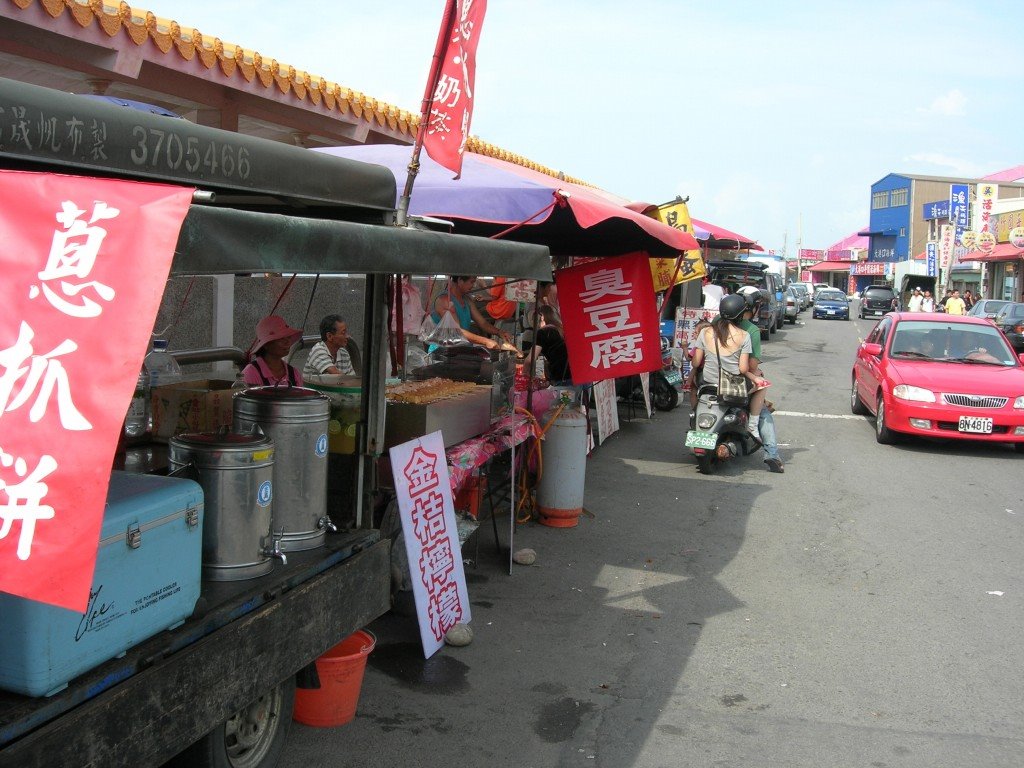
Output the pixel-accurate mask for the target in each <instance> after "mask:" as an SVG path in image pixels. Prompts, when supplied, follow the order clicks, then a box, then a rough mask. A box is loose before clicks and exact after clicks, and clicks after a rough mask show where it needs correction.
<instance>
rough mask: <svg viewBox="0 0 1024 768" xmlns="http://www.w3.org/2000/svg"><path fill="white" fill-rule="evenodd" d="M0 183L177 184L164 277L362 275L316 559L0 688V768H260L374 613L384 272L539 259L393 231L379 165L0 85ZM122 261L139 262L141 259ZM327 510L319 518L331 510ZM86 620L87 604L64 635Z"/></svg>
mask: <svg viewBox="0 0 1024 768" xmlns="http://www.w3.org/2000/svg"><path fill="white" fill-rule="evenodd" d="M69 126H80V127H81V126H84V127H85V129H86V131H87V132H88V134H89V135H90V136H91V137H92V141H91V143H90V142H89V141H71V140H70V139H68V140H65V134H64V133H63V131H65V130H66V129H67V128H68V127H69ZM50 128H58V129H59V130H56V131H54V130H50ZM100 141H101V143H97V142H100ZM0 170H3V171H11V170H13V171H28V172H33V173H40V172H41V173H50V174H52V173H58V174H69V175H74V176H79V177H82V176H86V177H105V178H115V179H127V180H136V181H148V182H161V183H165V184H169V185H176V186H180V187H186V188H194V189H195V192H194V193H193V196H192V201H193V202H192V204H191V206H190V207H189V208H188V211H187V214H186V216H185V220H184V225H183V226H182V228H181V231H180V233H179V236H178V240H177V246H176V247H175V249H174V256H173V260H172V263H171V268H170V274H171V276H172V277H174V276H181V275H227V276H230V275H250V276H251V275H260V274H268V275H281V274H295V273H304V274H310V275H313V274H322V275H331V274H334V275H337V274H361V275H365V294H366V295H365V302H364V307H365V309H364V317H363V358H364V360H365V361H368V362H367V363H366V364H364V365H363V370H362V373H361V376H362V381H361V391H362V398H361V405H360V414H359V415H360V418H359V423H358V425H357V427H358V429H357V432H356V441H355V445H356V450H355V455H354V457H353V458H354V461H353V462H352V464H351V467H350V472H349V480H350V482H349V483H347V493H348V494H350V495H351V496H352V497H353V498H352V499H348V502H349V503H350V504H351V505H352V506H353V507H354V509H355V514H354V516H353V522H352V525H351V526H349V527H347V528H345V529H343V530H339V531H337V532H329V533H326V534H325V536H324V539H325V540H324V543H323V545H322V546H318V547H315V548H311V549H304V550H302V551H295V552H289V553H288V557H287V564H285V563H284V562H280V561H275V563H274V567H273V568H272V570H271V571H270V572H269V573H266V574H264V575H260V576H257V577H252V578H247V579H241V580H231V581H228V580H222V581H207V580H205V579H204V580H203V582H202V588H201V593H200V597H199V598H198V601H197V603H196V606H195V609H194V611H192V612H191V613H190V614H189V615H188V617H187V618H186V619H185V621H184V623H183V624H181V625H180V626H178V627H176V628H173V629H166V630H162V631H159V632H158V633H157V634H155V635H153V636H152V637H150V638H149V639H146V640H143V641H142V642H140V643H138V644H137V645H135V646H133V647H130V648H128V649H127V651H126V652H124V653H123V654H121V655H120V656H118V657H115V658H111V659H109V660H106V661H103V662H102V663H99V664H98V665H97V666H95V667H94V668H91V669H89V670H88V671H85V672H83V673H82V674H80V675H78V676H76V677H74V678H73V679H71V680H69V681H62V682H61V685H63V684H64V682H66V687H63V688H60V686H55V687H56V688H58V690H56V691H55V692H49V691H48V693H51V695H24V694H20V693H10V692H7V691H0V766H4V767H7V766H11V767H13V766H17V767H18V768H29V767H30V766H61V767H62V768H67V767H69V766H86V765H88V766H142V765H160V764H162V763H163V762H165V761H167V760H169V759H171V758H174V757H175V756H179V759H181V757H180V753H183V752H184V751H186V750H187V753H186V754H187V758H185V759H184V762H182V763H181V764H186V765H190V766H205V765H210V766H214V765H216V766H242V765H244V766H249V767H250V768H255V767H264V766H271V765H274V764H275V763H276V762H277V760H278V758H279V757H280V754H281V752H282V750H283V749H284V744H285V739H286V733H287V728H288V723H289V721H290V719H291V718H290V714H291V702H292V696H293V692H294V689H295V679H296V674H297V673H299V672H300V671H303V670H308V669H309V667H310V665H311V664H312V662H313V661H314V660H315V659H316V658H317V657H318V656H320V655H321V654H322V653H324V651H325V650H327V649H328V648H330V647H331V646H332V645H334V644H335V643H337V642H338V641H339V640H340V639H342V638H343V637H345V636H347V635H348V634H350V633H352V632H354V631H355V630H357V629H358V628H360V627H362V626H365V625H366V624H368V623H369V622H371V621H372V620H373V619H375V618H377V617H378V616H380V615H382V614H383V613H384V612H386V611H387V610H388V609H389V607H390V585H391V558H390V549H391V542H390V540H389V539H388V537H387V536H382V535H381V532H380V531H379V530H377V529H375V528H374V519H373V517H374V516H373V514H372V513H371V511H370V507H369V504H368V500H369V499H370V498H371V495H372V494H373V493H374V491H375V490H376V485H377V483H376V475H375V471H376V470H375V467H376V460H377V457H378V456H379V454H380V452H381V448H380V447H381V446H383V444H384V407H385V397H384V385H385V375H386V373H387V372H386V370H385V360H384V358H385V356H384V355H382V354H380V351H381V350H382V349H383V348H384V345H385V344H386V333H387V329H386V324H387V309H386V301H385V286H386V282H387V276H388V275H396V274H420V275H422V274H436V273H456V274H491V275H501V276H511V277H525V278H532V279H542V280H543V279H550V277H551V270H550V258H549V254H548V251H547V248H544V247H541V246H535V245H527V244H519V243H505V242H499V241H491V240H483V239H479V238H473V237H463V236H455V235H450V234H446V233H443V232H434V231H425V230H417V229H410V228H398V227H395V226H393V225H392V222H393V218H394V210H393V207H394V203H395V184H396V182H395V179H394V176H393V175H392V174H391V172H390V171H387V170H386V169H384V168H381V167H378V166H370V165H366V164H363V163H358V162H354V161H348V160H343V159H340V158H335V157H329V156H326V155H323V154H320V153H314V152H310V151H308V150H304V149H301V148H298V147H290V146H286V145H282V144H277V143H274V142H270V141H264V140H260V139H256V138H253V137H247V136H243V135H239V134H234V133H229V132H224V131H220V130H215V129H211V128H206V127H203V126H198V125H194V124H192V123H190V122H188V121H185V120H181V119H175V118H170V117H163V116H159V115H154V114H149V113H147V112H142V111H136V110H132V109H128V108H124V107H120V106H116V105H113V104H109V103H106V102H102V101H96V100H90V99H87V98H83V97H78V96H73V95H69V94H64V93H60V92H56V91H53V90H49V89H45V88H39V87H35V86H30V85H26V84H23V83H18V82H14V81H10V80H2V79H0ZM0 176H2V174H0ZM138 258H140V259H145V258H146V253H145V248H144V247H140V249H139V253H138ZM158 279H159V280H160V281H162V280H163V276H162V275H161V276H160V277H159V278H158ZM164 302H165V305H166V303H167V298H166V296H165V299H164ZM154 320H155V318H153V317H140V318H139V321H140V322H145V323H151V322H153V321H154ZM187 322H195V319H194V318H188V320H187ZM148 327H149V326H148V325H147V328H148ZM215 351H216V350H214V352H215ZM236 351H237V350H236ZM140 356H141V351H140ZM198 357H199V358H202V357H203V354H200V355H198ZM212 357H216V355H212V356H211V359H212ZM183 358H188V356H187V355H183ZM192 359H195V357H193V358H192ZM91 385H92V386H95V387H102V386H103V382H102V381H95V382H92V384H91ZM143 448H144V450H143V451H142V453H141V455H140V454H136V453H133V451H135V450H137V449H136V448H129V449H128V450H127V451H125V452H123V453H121V454H119V456H120V458H119V459H116V460H115V467H118V466H119V467H127V466H131V467H134V469H136V470H137V471H139V472H143V471H150V472H152V473H155V474H161V473H166V472H167V459H166V456H167V450H166V446H143ZM207 502H208V503H209V499H208V500H207ZM326 503H327V505H328V510H327V511H328V512H330V511H331V505H333V504H336V503H338V499H337V498H329V499H327V500H326ZM207 512H209V510H207ZM58 513H59V510H58ZM275 515H276V511H275ZM197 522H198V518H197V517H196V516H195V515H192V516H191V517H190V524H191V525H194V524H196V523H197ZM146 537H147V534H146V533H142V534H141V538H142V541H143V548H144V546H145V542H146V540H147V538H146ZM126 540H127V539H126ZM136 543H137V540H136ZM129 546H132V544H131V543H129ZM122 548H123V546H122ZM143 551H144V549H143ZM169 557H170V558H171V559H173V558H174V555H173V554H171V555H169ZM144 597H145V596H144ZM159 597H160V596H159V595H156V596H153V597H152V600H157V599H159ZM0 598H5V599H8V600H21V598H14V597H13V596H11V595H3V594H0ZM23 602H31V601H23ZM9 604H10V603H5V604H4V605H9ZM146 604H148V603H146ZM141 605H143V603H140V606H141ZM46 607H47V608H49V606H46ZM5 610H6V609H4V608H0V612H3V611H5ZM55 610H63V609H55ZM99 610H101V609H98V608H97V606H95V605H91V606H90V609H89V610H87V612H86V614H84V615H82V616H81V617H80V618H79V620H78V621H77V622H76V626H78V627H79V631H80V630H81V626H82V622H84V623H85V625H86V627H87V628H88V627H89V626H91V624H90V622H92V621H93V620H95V619H96V617H97V615H98V613H99ZM10 619H11V615H10V614H9V615H7V616H2V615H0V623H2V624H3V625H4V633H5V638H4V639H0V644H2V643H8V642H11V636H12V635H13V634H15V633H14V632H13V631H11V624H10V623H9V620H10ZM43 629H44V630H45V627H44V628H43ZM49 650H54V651H59V650H61V649H59V648H57V649H49Z"/></svg>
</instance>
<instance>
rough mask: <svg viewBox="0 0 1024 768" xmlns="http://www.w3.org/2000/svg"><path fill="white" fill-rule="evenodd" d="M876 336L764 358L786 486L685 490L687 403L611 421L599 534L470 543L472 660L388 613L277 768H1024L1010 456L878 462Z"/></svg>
mask: <svg viewBox="0 0 1024 768" xmlns="http://www.w3.org/2000/svg"><path fill="white" fill-rule="evenodd" d="M805 318H806V319H805ZM871 325H872V322H870V321H858V320H851V321H849V322H842V321H824V320H811V319H810V317H809V313H807V312H805V313H803V314H802V315H801V316H800V324H798V325H797V326H796V327H793V326H787V327H786V329H785V330H783V331H781V332H780V333H778V334H777V335H776V336H773V337H772V341H771V342H770V343H768V344H767V345H766V346H765V350H764V357H765V366H764V367H765V370H766V372H767V374H768V378H769V379H770V380H771V381H772V382H773V384H774V386H773V389H772V392H771V395H770V396H771V397H772V398H773V399H774V400H775V401H776V403H777V406H778V408H779V413H778V414H777V417H776V422H777V425H778V432H779V440H780V442H781V443H782V444H783V447H782V455H783V459H784V460H785V462H786V473H785V474H784V475H775V474H770V473H768V472H767V471H766V470H765V469H764V465H763V464H762V463H761V461H760V459H759V457H756V458H755V457H749V458H747V459H740V460H735V461H733V462H731V463H730V464H728V465H727V466H726V467H724V468H723V471H722V472H721V473H720V474H718V475H715V476H712V477H705V476H702V475H700V474H698V473H697V471H696V465H695V462H694V460H693V458H692V456H689V455H687V453H686V452H685V450H684V449H683V447H682V440H683V433H684V431H685V428H686V426H685V425H686V414H687V411H686V408H685V407H681V408H679V409H677V410H676V411H673V412H671V413H669V414H657V415H656V416H655V418H654V420H653V421H650V422H648V421H646V420H637V421H634V422H632V423H626V424H624V426H623V429H622V432H621V433H620V434H617V435H615V436H613V437H612V438H611V439H610V440H609V441H608V442H607V443H606V444H605V445H603V446H602V447H601V448H599V449H598V450H597V452H596V453H595V455H594V456H593V458H592V459H591V460H590V461H589V462H588V466H587V472H588V477H587V496H586V505H587V508H588V510H589V512H590V513H591V514H592V517H585V518H583V519H582V521H581V523H580V525H579V527H578V528H575V529H569V530H556V529H548V528H543V527H540V526H537V525H527V526H520V527H519V528H518V529H517V532H516V547H517V548H518V547H520V546H529V547H532V548H534V549H536V550H537V552H538V555H539V557H538V561H537V563H536V565H534V566H532V567H517V568H516V570H515V571H514V573H513V575H512V576H508V575H507V574H506V573H505V572H504V570H503V568H502V566H501V565H500V564H499V562H498V560H497V556H496V553H495V551H494V545H493V541H492V540H490V539H488V538H484V539H483V540H482V551H481V557H480V562H479V563H477V564H475V565H472V566H470V567H469V568H468V574H469V576H468V577H469V581H470V584H469V588H470V594H471V598H472V610H473V623H472V626H473V629H474V631H475V640H474V642H473V644H472V645H470V646H469V647H467V648H461V649H456V648H444V649H442V650H441V651H440V652H439V653H438V654H437V656H435V657H434V658H433V659H431V660H429V661H427V662H424V660H423V659H422V653H421V652H420V651H419V646H418V640H417V634H416V629H415V626H414V624H413V623H412V621H411V620H410V619H408V618H403V617H400V616H395V615H393V614H391V615H389V616H387V617H385V618H384V619H383V620H381V621H379V622H378V623H377V625H376V626H375V629H376V630H377V632H378V634H379V636H380V640H379V643H378V647H377V649H376V650H375V651H374V653H373V654H372V655H371V657H370V665H369V668H368V670H367V673H366V678H365V680H364V683H363V690H362V698H361V700H360V706H359V713H358V716H357V718H356V720H355V721H354V722H353V723H351V724H350V725H347V726H344V727H340V728H333V729H316V728H308V727H305V726H301V725H298V724H295V725H294V726H293V729H292V732H291V735H290V737H289V743H288V747H287V751H286V755H285V759H284V760H283V762H282V765H283V766H285V768H310V767H311V766H361V767H363V766H365V767H373V766H420V765H423V766H427V765H432V766H433V765H444V764H454V765H467V766H485V765H486V766H537V768H541V767H543V766H604V767H605V768H624V767H626V766H645V767H646V766H736V767H737V768H739V767H740V766H743V767H750V766H785V767H786V768H798V767H802V766H807V767H808V768H822V767H823V766H826V767H827V766H873V767H875V768H882V767H884V766H894V767H895V766H900V767H903V766H914V767H920V768H936V767H939V766H957V768H961V767H962V766H971V768H986V767H989V766H991V767H995V766H1001V767H1004V766H1005V767H1006V768H1010V767H1012V768H1018V767H1019V766H1020V765H1022V764H1024V663H1022V661H1024V650H1022V649H1024V643H1022V641H1021V626H1022V624H1024V621H1022V620H1024V610H1022V607H1024V578H1022V576H1021V568H1022V566H1021V552H1022V535H1021V527H1022V525H1024V500H1022V493H1021V490H1020V488H1021V483H1020V479H1019V478H1020V468H1021V466H1024V465H1022V463H1021V462H1022V461H1024V459H1022V458H1021V457H1019V456H1018V455H1017V454H1015V453H1014V452H1013V451H1012V449H1010V448H1009V447H1007V446H1002V445H999V446H988V447H986V446H971V445H967V444H959V443H945V444H939V443H924V442H917V443H909V444H903V445H899V446H882V445H877V444H876V443H875V439H874V434H873V431H872V422H871V420H870V418H863V417H852V416H851V415H850V409H849V399H848V392H849V377H850V365H851V363H852V359H853V354H854V349H855V347H856V344H857V341H858V338H861V337H863V336H864V335H865V334H866V333H867V332H868V331H869V330H870V327H871ZM505 522H506V523H507V520H506V521H505ZM504 527H505V526H504V525H503V528H504ZM503 535H504V532H503Z"/></svg>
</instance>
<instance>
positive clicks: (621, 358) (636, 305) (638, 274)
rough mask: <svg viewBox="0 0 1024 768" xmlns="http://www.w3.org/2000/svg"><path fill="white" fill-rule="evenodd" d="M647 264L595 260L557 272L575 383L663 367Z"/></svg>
mask: <svg viewBox="0 0 1024 768" xmlns="http://www.w3.org/2000/svg"><path fill="white" fill-rule="evenodd" d="M647 262H648V259H647V258H646V257H645V256H643V255H642V254H634V255H629V256H619V257H616V258H610V259H599V260H597V261H593V262H589V263H586V264H583V265H581V266H574V267H570V268H569V269H562V270H559V271H558V272H557V273H556V275H555V283H556V284H557V286H558V294H559V296H565V297H574V300H572V301H569V300H565V299H563V301H562V302H561V303H562V322H563V324H564V330H565V340H566V348H567V349H568V352H569V367H570V368H571V369H572V378H573V383H575V384H587V383H590V382H593V381H601V380H602V379H614V378H619V377H622V376H631V375H633V374H637V373H644V372H649V371H653V370H655V369H657V368H660V367H661V351H660V336H659V328H658V312H657V307H656V305H655V296H654V284H653V282H652V280H651V270H650V267H649V266H648V263H647Z"/></svg>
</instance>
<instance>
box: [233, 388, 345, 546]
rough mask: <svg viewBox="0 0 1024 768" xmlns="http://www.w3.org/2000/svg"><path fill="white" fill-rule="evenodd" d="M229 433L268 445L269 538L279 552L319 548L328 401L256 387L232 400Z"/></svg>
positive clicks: (307, 392) (301, 391) (311, 393)
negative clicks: (255, 429)
mask: <svg viewBox="0 0 1024 768" xmlns="http://www.w3.org/2000/svg"><path fill="white" fill-rule="evenodd" d="M232 408H233V412H234V429H235V431H236V432H243V433H244V432H248V431H250V430H251V428H252V426H253V425H259V427H260V428H261V429H262V430H263V431H264V432H265V433H266V434H267V435H268V436H269V437H271V438H272V439H273V440H274V447H275V455H274V494H275V496H274V533H275V534H277V535H280V536H281V549H283V550H284V551H285V552H297V551H301V550H304V549H315V548H316V547H320V546H323V544H324V541H325V539H326V530H327V528H332V529H333V527H334V526H333V524H332V523H331V521H330V519H329V518H328V517H327V422H328V421H329V420H330V414H331V401H330V398H328V397H327V396H326V395H323V394H321V393H319V392H317V391H315V390H312V389H306V388H304V387H256V388H254V389H246V390H243V391H242V392H239V393H238V394H236V395H235V398H234V401H233V405H232Z"/></svg>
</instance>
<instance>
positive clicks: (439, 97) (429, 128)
mask: <svg viewBox="0 0 1024 768" xmlns="http://www.w3.org/2000/svg"><path fill="white" fill-rule="evenodd" d="M486 11H487V0H457V2H456V7H455V13H454V14H452V19H451V25H450V27H449V29H448V30H447V40H448V45H447V49H446V50H445V53H444V57H443V59H442V61H441V68H440V71H439V73H438V77H437V83H436V84H435V86H434V99H433V103H432V105H431V108H430V114H429V115H428V117H427V125H426V126H425V127H426V130H425V131H424V137H423V148H424V149H426V150H427V154H428V155H430V157H431V158H432V159H433V160H434V161H435V162H437V163H439V164H440V165H443V166H444V167H445V168H448V169H450V170H451V171H452V172H453V173H454V174H455V178H458V177H459V176H460V175H461V174H462V155H463V153H464V152H465V151H466V140H467V139H468V138H469V124H470V121H471V120H472V117H473V94H474V89H475V87H476V48H477V43H478V42H479V40H480V30H481V29H482V28H483V24H484V14H485V13H486ZM442 34H445V30H442Z"/></svg>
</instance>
